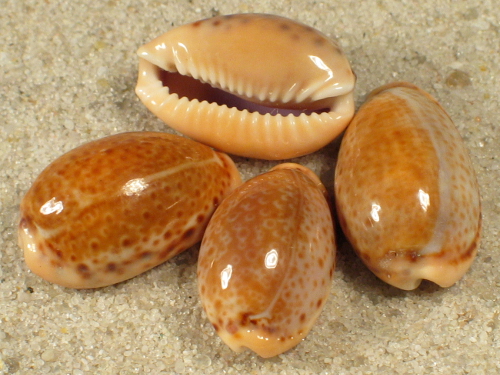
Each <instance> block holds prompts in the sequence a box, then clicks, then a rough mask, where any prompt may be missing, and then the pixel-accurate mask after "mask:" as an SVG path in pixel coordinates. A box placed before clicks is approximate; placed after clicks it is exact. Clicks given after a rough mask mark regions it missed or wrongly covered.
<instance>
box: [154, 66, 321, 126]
mask: <svg viewBox="0 0 500 375" xmlns="http://www.w3.org/2000/svg"><path fill="white" fill-rule="evenodd" d="M160 80H161V81H162V83H163V86H166V87H168V88H169V90H170V93H171V94H174V93H175V94H177V95H179V98H182V97H186V98H187V99H189V100H193V99H198V100H199V101H200V102H202V101H204V100H206V101H207V102H208V103H217V104H218V105H224V104H225V105H227V106H228V108H237V109H238V110H240V111H242V110H244V109H246V110H247V111H248V112H259V113H260V114H261V115H264V114H266V113H269V114H271V115H273V116H274V115H277V114H281V115H282V116H287V115H289V114H292V115H294V116H300V115H301V114H302V113H305V114H306V115H310V114H311V113H313V112H315V113H323V112H328V111H329V109H328V108H323V109H320V110H314V111H313V110H300V109H287V108H273V107H268V106H264V105H261V104H257V103H253V102H250V101H248V100H245V99H243V98H240V97H239V96H236V95H233V94H231V93H229V92H226V91H224V90H221V89H218V88H215V87H212V86H211V85H210V84H208V83H203V82H201V81H198V80H196V79H194V78H192V77H189V76H184V75H181V74H179V73H172V72H167V71H165V70H162V71H161V72H160Z"/></svg>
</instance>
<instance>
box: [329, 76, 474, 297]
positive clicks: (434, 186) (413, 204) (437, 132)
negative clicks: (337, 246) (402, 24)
mask: <svg viewBox="0 0 500 375" xmlns="http://www.w3.org/2000/svg"><path fill="white" fill-rule="evenodd" d="M335 195H336V204H337V211H338V214H339V221H340V224H341V226H342V229H343V230H344V232H345V234H346V236H347V238H348V239H349V241H350V242H351V244H352V246H353V248H354V249H355V250H356V252H357V253H358V255H359V256H360V258H361V259H362V260H363V262H364V263H365V264H366V265H367V266H368V267H369V268H370V269H371V270H372V271H373V272H374V273H375V275H377V276H378V277H379V278H381V279H382V280H384V281H386V282H387V283H389V284H391V285H394V286H396V287H398V288H401V289H408V290H409V289H414V288H416V287H418V286H419V284H420V282H421V280H422V279H427V280H430V281H433V282H435V283H437V284H439V285H440V286H442V287H449V286H451V285H453V284H454V283H455V282H456V281H457V280H459V279H460V278H461V277H462V276H463V275H464V273H465V272H466V271H467V270H468V269H469V267H470V265H471V263H472V261H473V259H474V257H475V255H476V252H477V249H478V246H479V238H480V233H481V204H480V196H479V188H478V184H477V181H476V177H475V174H474V170H473V168H472V164H471V161H470V159H469V156H468V153H467V150H466V148H465V145H464V143H463V141H462V139H461V138H460V134H459V133H458V131H457V129H456V128H455V126H454V124H453V122H452V120H451V119H450V117H449V116H448V115H447V113H446V112H445V111H444V110H443V108H442V107H441V106H440V105H439V104H438V103H437V102H436V100H435V99H434V98H433V97H431V96H430V95H429V94H428V93H426V92H424V91H422V90H420V89H419V88H417V87H416V86H414V85H412V84H409V83H404V82H402V83H394V84H390V85H386V86H383V87H381V88H379V89H377V90H375V91H374V92H373V93H372V94H371V95H370V97H369V98H368V100H367V101H366V103H365V104H364V105H363V106H362V107H361V108H360V110H359V111H358V113H357V114H356V115H355V117H354V119H353V121H352V123H351V124H350V125H349V127H348V129H347V131H346V133H345V136H344V139H343V140H342V144H341V147H340V153H339V157H338V164H337V168H336V173H335Z"/></svg>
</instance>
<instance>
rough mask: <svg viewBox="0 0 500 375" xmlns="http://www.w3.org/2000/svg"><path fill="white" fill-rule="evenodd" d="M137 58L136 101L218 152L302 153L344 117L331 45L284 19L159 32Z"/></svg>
mask: <svg viewBox="0 0 500 375" xmlns="http://www.w3.org/2000/svg"><path fill="white" fill-rule="evenodd" d="M138 55H139V56H140V63H139V78H138V82H137V87H136V93H137V95H138V96H139V98H140V99H141V101H142V102H143V103H144V104H145V105H146V106H147V107H148V108H149V110H151V112H153V113H154V114H155V115H156V116H158V117H159V118H160V119H162V120H163V121H164V122H165V123H166V124H168V125H169V126H171V127H172V128H174V129H176V130H178V131H180V132H181V133H183V134H185V135H187V136H189V137H191V138H193V139H195V140H197V141H200V142H202V143H204V144H207V145H210V146H213V147H215V148H217V149H219V150H222V151H224V152H228V153H232V154H236V155H242V156H248V157H254V158H262V159H286V158H292V157H295V156H300V155H304V154H307V153H311V152H313V151H316V150H318V149H319V148H321V147H323V146H325V145H326V144H328V143H329V142H330V141H331V140H333V139H334V138H335V137H336V136H337V135H338V134H340V132H342V131H343V130H344V128H345V127H346V126H347V124H348V123H349V121H350V120H351V118H352V116H353V114H354V103H353V89H354V83H355V76H354V73H353V72H352V70H351V67H350V65H349V62H348V60H347V59H346V57H345V55H344V54H343V52H342V50H341V48H340V46H339V45H338V43H336V42H334V41H332V40H329V39H328V38H326V37H325V36H324V35H323V34H321V33H320V32H318V31H317V30H314V29H312V28H311V27H308V26H305V25H303V24H300V23H298V22H295V21H291V20H289V19H286V18H282V17H278V16H271V15H263V14H238V15H232V16H220V17H215V18H210V19H207V20H202V21H198V22H195V23H192V24H188V25H183V26H180V27H177V28H174V29H172V30H170V31H168V32H167V33H165V34H164V35H162V36H160V37H158V38H156V39H154V40H153V41H151V42H149V43H147V44H145V45H144V46H142V47H141V48H140V49H139V51H138ZM315 111H318V113H317V112H315Z"/></svg>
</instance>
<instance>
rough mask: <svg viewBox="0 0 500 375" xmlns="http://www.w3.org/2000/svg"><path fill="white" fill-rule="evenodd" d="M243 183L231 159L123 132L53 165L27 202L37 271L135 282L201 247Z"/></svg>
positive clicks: (70, 278)
mask: <svg viewBox="0 0 500 375" xmlns="http://www.w3.org/2000/svg"><path fill="white" fill-rule="evenodd" d="M240 182H241V180H240V176H239V173H238V172H237V170H236V168H235V166H234V164H233V162H232V161H231V159H230V158H229V157H227V156H226V155H224V154H220V153H216V152H214V151H213V150H212V149H210V148H209V147H207V146H204V145H201V144H199V143H196V142H194V141H191V140H189V139H187V138H184V137H179V136H176V135H171V134H166V133H150V132H137V133H123V134H119V135H114V136H111V137H107V138H103V139H100V140H97V141H94V142H90V143H88V144H85V145H83V146H80V147H78V148H76V149H74V150H72V151H70V152H68V153H66V154H64V155H62V156H61V157H59V158H58V159H56V160H55V161H54V162H53V163H52V164H50V165H49V166H48V167H47V168H46V169H45V170H44V171H43V172H42V173H41V174H40V175H39V176H38V178H37V179H36V180H35V182H34V183H33V186H32V187H31V188H30V189H29V191H28V192H27V193H26V196H25V197H24V199H23V200H22V202H21V221H20V224H19V244H20V246H21V247H22V248H23V249H24V257H25V260H26V263H27V265H28V267H29V268H30V269H31V270H32V271H33V273H35V274H37V275H39V276H41V277H43V278H44V279H46V280H48V281H50V282H53V283H56V284H59V285H62V286H66V287H70V288H97V287H102V286H106V285H110V284H114V283H117V282H120V281H123V280H126V279H129V278H131V277H134V276H136V275H138V274H140V273H142V272H144V271H146V270H149V269H150V268H152V267H154V266H156V265H158V264H160V263H162V262H164V261H166V260H168V259H170V258H171V257H173V256H174V255H176V254H178V253H179V252H181V251H183V250H185V249H187V248H188V247H190V246H191V245H193V244H195V243H196V242H198V241H200V240H201V237H202V235H203V232H204V229H205V227H206V225H207V222H208V220H209V219H210V217H211V215H212V213H213V211H214V210H215V206H217V204H218V203H219V202H220V201H221V200H222V199H223V197H224V196H225V195H226V194H227V193H228V192H229V191H231V190H232V189H233V188H234V187H235V186H237V185H239V183H240Z"/></svg>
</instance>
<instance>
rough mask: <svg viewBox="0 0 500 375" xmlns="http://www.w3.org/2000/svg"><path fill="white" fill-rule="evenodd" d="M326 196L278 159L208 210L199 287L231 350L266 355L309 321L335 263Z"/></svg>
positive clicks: (312, 178) (304, 173)
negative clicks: (277, 164)
mask: <svg viewBox="0 0 500 375" xmlns="http://www.w3.org/2000/svg"><path fill="white" fill-rule="evenodd" d="M325 194H326V191H325V189H324V187H323V185H322V184H321V182H320V181H319V179H318V177H317V176H316V175H315V174H314V173H313V172H312V171H310V170H308V169H307V168H305V167H301V166H299V165H297V164H282V165H279V166H277V167H275V168H273V169H272V170H271V171H269V172H268V173H264V174H262V175H260V176H257V177H255V178H253V179H251V180H249V181H247V182H246V183H245V184H243V185H241V186H240V187H239V188H237V189H236V190H235V191H234V192H233V193H231V194H230V195H229V196H228V197H227V198H226V199H225V200H224V201H223V202H222V204H221V205H220V206H219V207H218V209H217V210H216V211H215V214H214V216H213V217H212V220H211V221H210V223H209V225H208V227H207V231H206V232H205V236H204V237H203V241H202V244H201V249H200V254H199V260H198V289H199V293H200V296H201V301H202V304H203V307H204V309H205V311H206V313H207V316H208V319H209V320H210V322H211V323H212V324H213V326H214V328H215V330H216V331H217V333H218V334H219V336H220V338H221V339H222V340H223V341H224V342H225V343H226V344H227V345H228V346H229V347H230V348H231V349H233V350H235V351H237V352H240V351H242V350H243V349H244V348H245V347H246V348H249V349H251V350H253V351H254V352H256V353H257V354H259V355H260V356H262V357H272V356H275V355H278V354H280V353H283V352H285V351H286V350H288V349H290V348H292V347H294V346H295V345H297V344H298V343H299V342H300V341H301V340H302V339H303V338H304V337H305V336H306V335H307V333H308V332H309V330H310V329H311V327H312V325H313V324H314V322H315V321H316V318H317V317H318V315H319V314H320V312H321V310H322V308H323V305H324V303H325V301H326V298H327V297H328V295H329V292H330V284H331V279H332V275H333V269H334V262H335V237H334V232H333V223H332V217H331V212H330V208H329V205H328V202H327V200H326V199H325Z"/></svg>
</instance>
